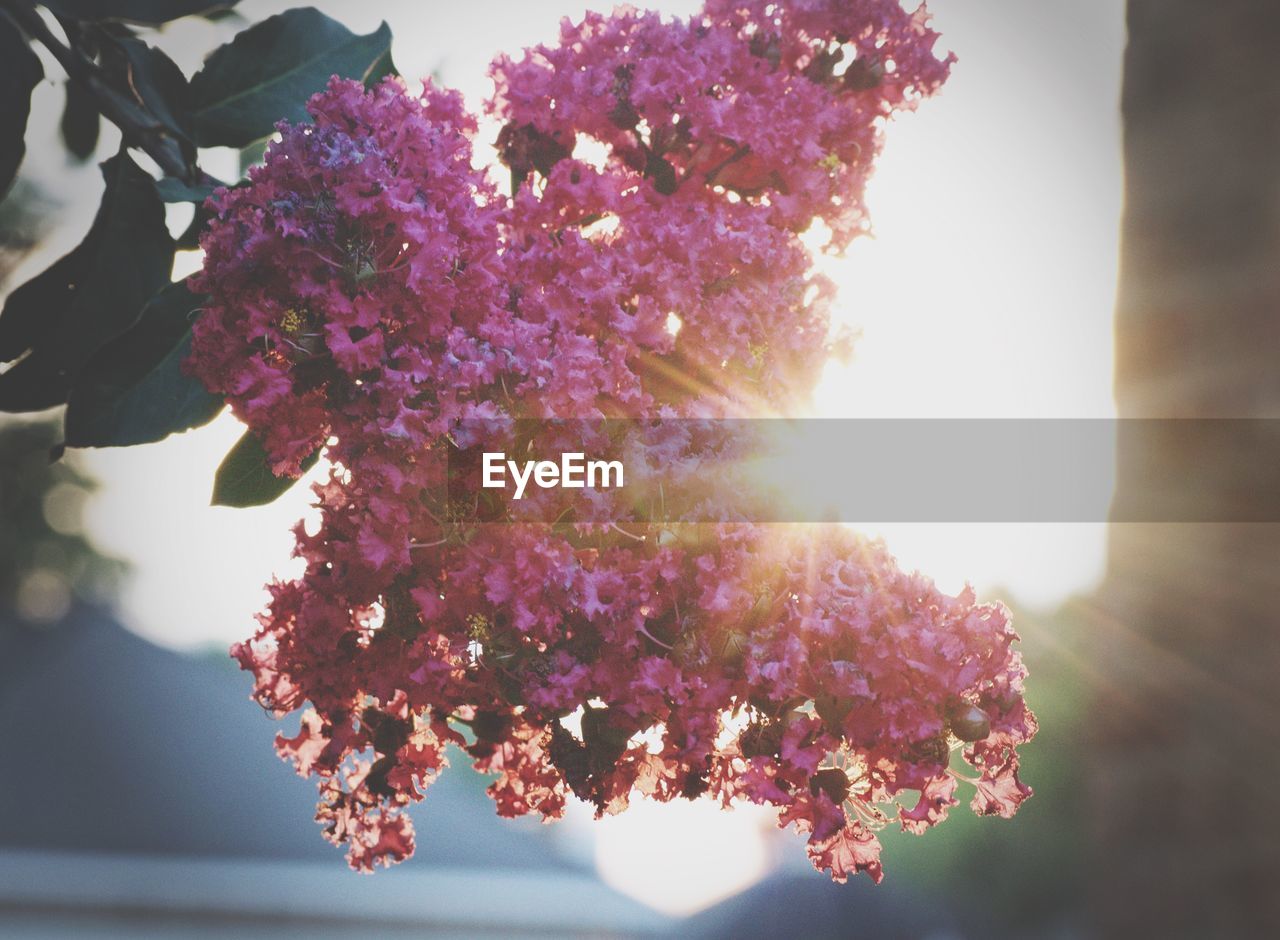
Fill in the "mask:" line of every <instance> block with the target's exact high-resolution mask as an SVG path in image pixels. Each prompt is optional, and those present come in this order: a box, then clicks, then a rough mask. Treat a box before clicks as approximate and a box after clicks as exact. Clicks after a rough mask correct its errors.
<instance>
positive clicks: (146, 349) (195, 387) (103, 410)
mask: <svg viewBox="0 0 1280 940" xmlns="http://www.w3.org/2000/svg"><path fill="white" fill-rule="evenodd" d="M203 300H204V298H202V297H198V296H196V295H195V294H192V293H191V292H190V291H189V290H187V285H186V282H185V281H179V282H178V283H176V284H170V285H169V286H168V287H166V288H165V289H164V290H162V291H161V292H160V293H159V294H157V295H156V296H155V297H153V298H152V299H151V302H150V303H149V304H147V306H146V308H145V309H144V310H143V311H142V316H141V317H140V318H139V319H138V322H137V323H135V324H134V325H133V326H132V327H131V328H130V329H128V330H126V331H125V332H124V333H121V334H120V335H119V336H117V337H116V338H115V339H113V340H112V341H111V342H109V343H107V344H106V345H105V346H103V347H102V349H100V350H99V351H98V353H97V354H96V355H95V356H94V357H93V358H92V359H91V360H89V362H88V364H87V365H86V366H85V367H84V369H83V370H81V372H80V376H79V378H78V379H77V380H76V384H75V387H74V388H73V389H72V390H71V398H70V400H69V401H68V402H67V416H66V440H67V444H68V445H69V446H71V447H124V446H128V445H132V444H149V443H151V442H152V441H159V440H163V439H164V438H166V437H168V436H169V435H170V434H173V433H176V432H178V431H187V430H190V429H191V428H197V427H200V426H201V425H203V424H207V423H208V422H210V421H212V420H213V419H214V418H215V417H216V416H217V414H218V412H219V411H221V410H222V399H221V398H219V397H218V396H216V395H213V394H210V393H209V392H208V391H206V390H205V388H204V386H203V385H201V384H200V382H199V381H198V380H196V379H194V378H192V377H190V376H188V375H186V374H185V373H184V372H183V371H182V362H183V360H184V359H186V358H187V355H188V353H189V352H190V350H191V323H192V321H193V320H194V319H195V317H196V315H197V314H198V313H199V310H200V305H201V303H202V302H203Z"/></svg>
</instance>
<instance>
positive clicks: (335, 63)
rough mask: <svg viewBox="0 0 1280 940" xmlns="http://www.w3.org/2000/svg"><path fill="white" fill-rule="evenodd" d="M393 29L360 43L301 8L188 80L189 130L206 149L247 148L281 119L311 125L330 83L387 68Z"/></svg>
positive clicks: (226, 50) (248, 33) (250, 33)
mask: <svg viewBox="0 0 1280 940" xmlns="http://www.w3.org/2000/svg"><path fill="white" fill-rule="evenodd" d="M390 48H391V30H390V29H389V28H388V27H387V24H386V23H383V24H382V25H381V26H380V27H379V28H378V30H377V31H376V32H373V33H370V34H369V35H367V36H357V35H355V34H354V33H352V32H351V31H350V30H349V29H347V28H346V27H345V26H343V25H342V24H341V23H339V22H337V21H336V20H333V19H330V18H329V17H327V16H325V15H324V14H323V13H320V12H319V11H318V10H314V9H312V8H310V7H303V8H301V9H296V10H288V11H286V12H284V13H281V14H279V15H278V16H273V17H271V18H269V19H266V20H263V21H262V22H261V23H258V24H257V25H255V26H252V27H250V28H249V29H246V30H245V31H244V32H242V33H240V34H239V35H238V36H236V38H235V39H233V40H232V41H231V42H229V43H227V44H226V45H225V46H222V47H221V48H219V49H216V50H214V52H213V54H212V55H210V56H209V59H208V61H207V62H206V63H205V66H204V68H203V69H202V70H201V71H199V72H198V73H196V75H195V76H194V77H193V78H192V79H191V97H190V101H189V107H190V118H191V123H190V129H191V134H192V137H193V138H194V139H195V142H196V143H197V144H198V145H200V146H201V147H216V146H225V147H244V146H246V145H248V144H250V143H252V142H253V141H255V140H260V139H261V138H263V137H266V136H268V135H269V134H271V132H272V131H273V130H274V129H275V124H276V122H277V121H280V120H282V119H283V120H289V121H295V122H301V121H305V120H307V113H306V104H307V99H308V98H309V97H310V96H311V95H313V94H315V93H316V92H318V91H320V90H322V89H323V88H324V87H325V84H326V83H327V82H328V81H329V78H330V76H332V75H340V76H342V77H344V78H355V79H359V80H361V81H364V80H366V79H368V78H369V77H370V76H372V75H374V74H375V73H377V72H378V71H379V70H384V71H385V70H386V69H387V68H388V67H389V64H390Z"/></svg>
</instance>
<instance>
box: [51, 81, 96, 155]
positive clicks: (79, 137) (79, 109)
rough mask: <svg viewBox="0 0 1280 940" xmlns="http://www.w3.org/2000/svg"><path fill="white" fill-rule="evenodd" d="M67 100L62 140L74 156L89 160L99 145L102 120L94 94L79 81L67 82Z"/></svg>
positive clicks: (61, 127) (63, 118)
mask: <svg viewBox="0 0 1280 940" xmlns="http://www.w3.org/2000/svg"><path fill="white" fill-rule="evenodd" d="M65 87H66V95H67V102H66V104H65V105H64V106H63V108H62V123H61V125H60V129H61V131H62V142H63V143H64V144H66V146H67V149H68V150H69V151H71V154H72V156H74V157H76V158H77V159H80V160H87V159H89V158H90V157H91V156H93V151H94V150H95V149H97V146H98V130H99V126H100V125H101V120H100V118H99V117H98V106H97V104H96V103H95V102H94V100H93V95H91V94H89V92H88V91H87V90H86V89H85V87H84V85H81V84H80V83H79V82H71V81H69V82H67V83H66V86H65Z"/></svg>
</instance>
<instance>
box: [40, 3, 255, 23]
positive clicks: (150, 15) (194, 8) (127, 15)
mask: <svg viewBox="0 0 1280 940" xmlns="http://www.w3.org/2000/svg"><path fill="white" fill-rule="evenodd" d="M237 2H238V0H45V6H47V7H48V8H49V9H50V10H53V11H54V12H55V13H61V14H63V15H65V16H72V17H75V18H76V19H79V20H127V21H129V22H131V23H142V24H145V25H147V26H155V25H157V24H159V23H168V22H169V21H170V20H176V19H178V18H179V17H183V16H193V15H195V14H201V15H205V14H208V13H212V12H214V11H216V10H225V9H227V8H228V7H233V6H235V5H236V3H237Z"/></svg>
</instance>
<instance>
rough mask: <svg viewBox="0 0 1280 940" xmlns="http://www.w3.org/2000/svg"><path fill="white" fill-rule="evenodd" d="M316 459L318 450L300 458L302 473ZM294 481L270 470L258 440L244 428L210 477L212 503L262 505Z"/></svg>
mask: <svg viewBox="0 0 1280 940" xmlns="http://www.w3.org/2000/svg"><path fill="white" fill-rule="evenodd" d="M319 459H320V452H319V451H316V452H315V453H314V454H312V455H311V456H310V457H308V458H307V459H306V460H304V461H302V472H303V473H306V472H307V471H308V470H309V469H311V468H312V467H313V466H315V463H316V461H317V460H319ZM296 482H297V480H295V479H294V478H293V477H278V476H276V475H275V474H274V473H272V472H271V467H270V465H269V464H268V462H267V452H266V450H265V449H264V448H263V446H262V442H261V441H259V440H258V438H257V437H256V436H255V435H254V433H253V432H252V431H245V432H244V435H243V436H242V437H241V438H240V440H239V441H237V442H236V446H235V447H233V448H231V452H230V453H228V454H227V456H226V457H224V458H223V459H222V463H221V464H220V465H219V466H218V473H217V476H215V477H214V480H213V501H212V504H213V505H214V506H234V507H236V508H237V509H245V508H248V507H250V506H265V505H267V504H268V503H272V502H275V500H276V499H277V498H278V497H279V496H281V495H282V494H283V493H285V492H286V491H287V490H288V489H289V488H290V487H291V486H293V484H294V483H296Z"/></svg>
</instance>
